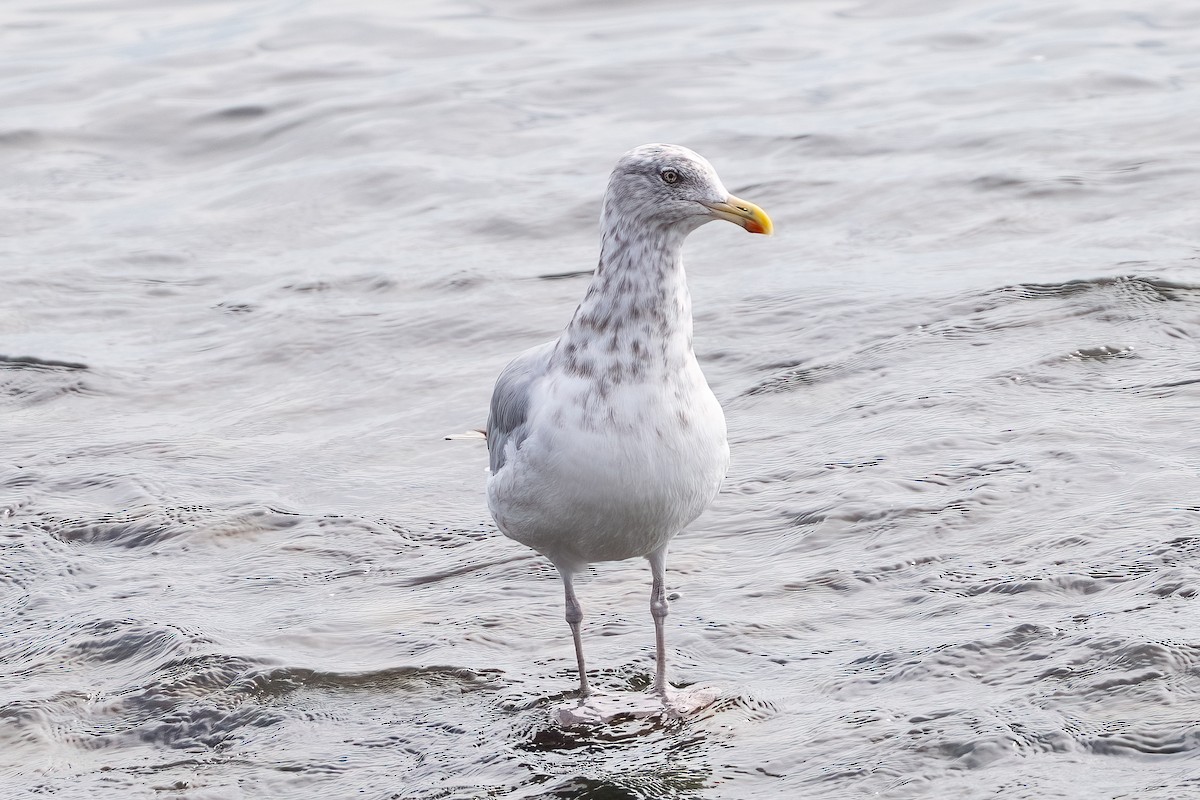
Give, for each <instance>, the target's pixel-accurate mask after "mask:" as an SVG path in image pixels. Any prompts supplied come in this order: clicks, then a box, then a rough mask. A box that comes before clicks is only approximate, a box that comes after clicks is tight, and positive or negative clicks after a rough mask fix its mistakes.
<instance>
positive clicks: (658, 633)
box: [646, 546, 668, 700]
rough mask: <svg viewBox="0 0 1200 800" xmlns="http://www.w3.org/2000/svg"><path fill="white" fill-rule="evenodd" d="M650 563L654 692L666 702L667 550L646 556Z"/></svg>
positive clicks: (663, 548)
mask: <svg viewBox="0 0 1200 800" xmlns="http://www.w3.org/2000/svg"><path fill="white" fill-rule="evenodd" d="M646 560H647V561H649V562H650V574H651V576H652V580H653V583H652V584H651V586H650V615H651V616H652V617H654V653H655V659H654V691H655V692H657V693H658V694H659V695H660V696H661V697H662V698H663V699H664V700H665V699H666V697H667V642H666V637H665V635H664V634H663V621H664V620H665V619H666V618H667V611H668V607H667V587H666V582H665V578H666V572H667V548H666V547H665V546H664V547H661V548H659V549H658V550H655V551H654V552H653V553H651V554H650V555H648V556H646Z"/></svg>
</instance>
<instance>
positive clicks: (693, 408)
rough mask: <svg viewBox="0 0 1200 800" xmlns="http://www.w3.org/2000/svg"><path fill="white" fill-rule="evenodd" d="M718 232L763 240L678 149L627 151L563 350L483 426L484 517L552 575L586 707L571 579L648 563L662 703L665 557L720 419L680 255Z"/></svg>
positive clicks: (710, 453)
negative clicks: (707, 229) (638, 560)
mask: <svg viewBox="0 0 1200 800" xmlns="http://www.w3.org/2000/svg"><path fill="white" fill-rule="evenodd" d="M715 219H723V220H727V221H729V222H732V223H734V224H736V225H740V226H741V227H742V228H744V229H746V230H747V231H749V232H751V233H763V234H770V233H771V231H772V223H771V219H770V217H768V216H767V215H766V213H765V212H764V211H763V210H762V209H760V208H759V207H758V206H756V205H754V204H753V203H748V202H746V201H745V200H740V199H738V198H736V197H733V196H732V195H730V194H729V192H728V191H726V190H725V187H724V186H722V185H721V180H720V178H718V177H717V173H716V171H715V170H714V169H713V168H712V165H711V164H709V163H708V162H707V161H706V160H704V159H703V158H701V157H700V156H699V155H697V154H696V153H694V152H692V151H691V150H688V149H687V148H685V147H678V146H676V145H668V144H648V145H643V146H642V147H638V148H636V149H634V150H631V151H629V152H628V153H626V154H625V155H624V156H622V157H621V159H620V161H618V162H617V165H616V168H615V169H614V170H613V172H612V176H611V177H610V178H609V182H608V190H607V192H606V193H605V196H604V210H603V212H602V214H601V219H600V228H601V248H600V263H599V266H597V268H596V272H595V275H594V276H593V278H592V282H591V284H590V285H589V286H588V290H587V294H585V295H584V298H583V302H581V303H580V304H579V308H578V309H577V310H576V311H575V316H574V317H572V319H571V322H570V324H569V325H567V328H566V330H564V331H563V333H562V335H561V336H560V337H559V338H558V339H557V340H555V341H553V342H548V343H547V344H544V345H541V346H540V347H535V348H533V349H531V350H527V351H526V352H524V353H522V354H521V355H520V356H518V357H517V358H516V359H514V360H513V361H512V363H510V364H509V365H508V366H507V367H505V369H504V371H503V372H502V373H501V374H500V377H499V379H497V381H496V387H495V390H494V392H493V394H492V402H491V409H490V414H489V416H488V424H487V431H486V435H487V445H488V451H489V457H490V462H491V476H490V477H489V478H488V482H487V496H488V507H489V508H490V510H491V512H492V516H493V517H494V518H495V520H496V524H497V526H499V528H500V530H501V531H502V532H503V533H504V534H505V535H506V536H508V537H509V538H511V539H515V540H516V541H518V542H520V543H522V544H524V545H527V546H529V547H531V548H533V549H534V550H536V551H538V552H539V553H541V554H543V555H544V556H546V557H547V558H549V559H550V561H551V562H553V563H554V566H556V567H557V568H558V571H559V574H560V575H561V576H562V581H563V588H564V591H565V593H566V612H567V613H566V618H567V623H568V624H569V625H570V626H571V636H572V637H573V639H574V641H575V657H576V659H577V660H578V662H579V695H580V698H581V700H582V699H584V698H587V697H588V696H589V694H590V693H591V688H590V687H589V685H588V679H587V671H586V669H585V667H584V659H583V644H582V641H581V640H580V634H579V626H580V623H581V622H582V620H583V609H582V607H581V606H580V604H579V599H578V598H577V597H576V596H575V587H574V578H575V575H576V573H578V572H579V571H580V570H582V569H584V568H585V567H586V566H587V565H588V564H590V563H592V562H597V561H622V560H624V559H627V558H634V557H644V558H646V559H647V560H648V561H649V562H650V571H651V576H652V587H651V590H650V613H651V615H652V616H653V618H654V634H655V647H656V663H655V675H654V689H655V692H656V693H657V694H658V695H659V696H660V697H661V698H662V699H663V700H664V701H665V700H666V699H667V688H668V684H667V664H666V652H665V649H666V648H665V641H664V637H663V621H664V620H665V619H666V616H667V595H666V587H665V585H664V572H665V569H666V554H667V545H668V544H669V543H670V541H671V539H672V537H674V536H675V534H677V533H679V532H680V531H681V530H683V528H684V527H685V526H686V525H688V523H690V522H691V521H692V520H694V519H695V518H696V517H698V516H699V515H700V513H701V512H703V511H704V509H705V508H707V507H708V505H709V503H711V502H712V500H713V498H714V497H716V494H717V491H718V490H719V489H720V487H721V481H722V480H724V478H725V471H726V469H727V468H728V466H729V444H728V442H727V441H726V439H725V415H724V414H723V413H722V411H721V406H720V404H719V403H718V402H717V398H716V397H715V396H714V395H713V393H712V390H711V389H709V387H708V383H707V381H705V379H704V374H703V373H702V372H701V371H700V365H699V364H698V363H697V362H696V356H695V353H693V352H692V305H691V298H690V296H689V294H688V288H687V281H686V278H685V275H684V272H683V258H682V249H683V240H684V239H685V238H687V235H688V234H689V233H691V232H692V231H694V230H695V229H696V228H699V227H700V226H701V225H703V224H704V223H706V222H710V221H712V220H715Z"/></svg>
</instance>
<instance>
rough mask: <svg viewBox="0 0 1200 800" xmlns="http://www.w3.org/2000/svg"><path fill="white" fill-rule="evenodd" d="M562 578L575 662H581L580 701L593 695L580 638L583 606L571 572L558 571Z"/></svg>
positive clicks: (560, 569)
mask: <svg viewBox="0 0 1200 800" xmlns="http://www.w3.org/2000/svg"><path fill="white" fill-rule="evenodd" d="M558 574H559V575H561V576H562V582H563V592H564V594H565V595H566V599H567V624H568V625H570V626H571V638H572V639H574V640H575V660H576V661H578V662H579V699H580V700H582V699H583V698H585V697H587V696H588V695H589V694H591V693H592V690H591V687H589V686H588V680H587V669H586V668H585V667H584V666H583V640H581V639H580V638H579V623H581V622H583V606H581V605H579V598H578V597H576V596H575V576H574V575H573V574H572V573H571V572H570V571H569V570H565V569H562V568H561V567H560V568H559V570H558Z"/></svg>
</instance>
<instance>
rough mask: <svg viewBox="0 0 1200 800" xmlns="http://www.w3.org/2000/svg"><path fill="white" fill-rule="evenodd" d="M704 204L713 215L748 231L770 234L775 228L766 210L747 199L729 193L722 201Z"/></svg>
mask: <svg viewBox="0 0 1200 800" xmlns="http://www.w3.org/2000/svg"><path fill="white" fill-rule="evenodd" d="M704 205H705V206H707V207H708V209H709V210H710V211H712V212H713V216H714V217H716V218H718V219H724V220H728V221H730V222H732V223H733V224H735V225H741V226H742V227H743V228H745V229H746V230H748V231H750V233H762V234H765V235H767V236H770V235H771V232H772V231H774V230H775V225H774V224H773V223H772V222H771V218H770V217H768V216H767V212H765V211H763V210H762V209H761V208H759V207H758V206H756V205H754V203H751V202H750V201H748V200H742V199H741V198H739V197H734V196H733V195H729V197H727V198H725V202H724V203H704Z"/></svg>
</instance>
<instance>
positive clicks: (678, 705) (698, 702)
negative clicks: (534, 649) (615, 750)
mask: <svg viewBox="0 0 1200 800" xmlns="http://www.w3.org/2000/svg"><path fill="white" fill-rule="evenodd" d="M719 696H720V692H719V691H718V690H717V689H716V688H715V687H712V686H693V687H690V688H688V689H675V690H672V691H671V693H670V694H669V695H667V697H666V698H665V699H664V698H662V697H660V696H659V695H656V694H592V695H590V696H588V697H587V698H585V699H583V700H576V701H573V702H568V703H562V704H560V705H557V706H555V707H554V709H553V710H552V711H551V712H550V716H551V719H553V720H554V722H556V723H557V724H559V725H561V726H562V727H564V728H569V727H573V726H575V725H609V724H612V723H614V722H620V721H622V720H628V719H683V718H685V717H689V716H692V715H693V714H696V713H697V712H699V711H703V710H704V709H706V708H708V707H709V706H711V705H712V704H713V703H714V702H716V700H717V698H718V697H719Z"/></svg>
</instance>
